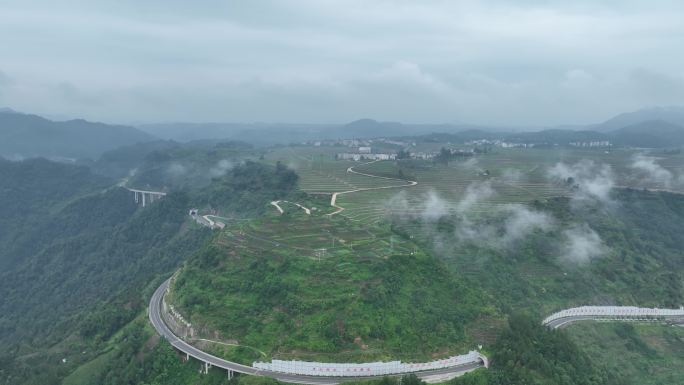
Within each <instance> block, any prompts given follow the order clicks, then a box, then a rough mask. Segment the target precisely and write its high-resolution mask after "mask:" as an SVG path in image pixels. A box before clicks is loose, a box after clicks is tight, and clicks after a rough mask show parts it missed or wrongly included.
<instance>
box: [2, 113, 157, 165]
mask: <svg viewBox="0 0 684 385" xmlns="http://www.w3.org/2000/svg"><path fill="white" fill-rule="evenodd" d="M152 140H155V138H154V136H152V135H150V134H148V133H146V132H143V131H141V130H139V129H137V128H134V127H129V126H119V125H109V124H104V123H93V122H88V121H85V120H83V119H76V120H69V121H64V122H55V121H52V120H48V119H45V118H42V117H40V116H37V115H31V114H22V113H18V112H15V111H13V110H11V109H6V108H5V109H2V110H0V156H5V157H8V158H29V157H47V158H73V159H77V158H97V157H99V156H100V155H101V154H102V153H103V152H105V151H108V150H112V149H114V148H117V147H120V146H124V145H130V144H135V143H140V142H149V141H152Z"/></svg>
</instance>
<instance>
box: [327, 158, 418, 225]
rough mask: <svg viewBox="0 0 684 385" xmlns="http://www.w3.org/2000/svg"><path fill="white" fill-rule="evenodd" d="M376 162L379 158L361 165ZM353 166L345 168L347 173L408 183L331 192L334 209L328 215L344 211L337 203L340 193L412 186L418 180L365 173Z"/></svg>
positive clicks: (331, 202)
mask: <svg viewBox="0 0 684 385" xmlns="http://www.w3.org/2000/svg"><path fill="white" fill-rule="evenodd" d="M376 162H380V160H374V161H372V162H368V163H363V164H361V166H365V165H368V164H373V163H376ZM354 167H356V166H351V167H349V168H347V173H350V174H357V175H363V176H367V177H369V178H378V179H387V180H397V181H401V182H408V183H407V184H402V185H392V186H381V187H365V188H357V189H354V190H347V191H339V192H335V193H333V195H332V197H331V198H330V206H332V207H334V208H335V209H336V210H335V211H334V212H332V213H330V214H328V215H330V216H333V215H336V214H339V213H341V212H342V211H344V207H342V206H340V205H338V204H337V197H339V196H340V195H344V194H351V193H355V192H361V191H372V190H383V189H390V188H399V187H412V186H415V185H417V184H418V182H417V181H414V180H409V181H407V180H404V179H399V178H390V177H387V176H379V175H372V174H366V173H363V172H358V171H354Z"/></svg>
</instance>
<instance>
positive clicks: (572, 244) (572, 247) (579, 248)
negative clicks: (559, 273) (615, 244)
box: [561, 225, 609, 264]
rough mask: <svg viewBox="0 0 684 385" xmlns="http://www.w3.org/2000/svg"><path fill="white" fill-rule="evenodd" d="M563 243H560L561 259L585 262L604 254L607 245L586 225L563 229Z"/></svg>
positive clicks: (606, 250)
mask: <svg viewBox="0 0 684 385" xmlns="http://www.w3.org/2000/svg"><path fill="white" fill-rule="evenodd" d="M563 237H564V239H565V243H564V244H563V245H562V250H561V259H562V260H564V261H567V262H573V263H578V264H582V263H586V262H588V261H590V260H592V259H594V258H599V257H601V256H604V255H605V254H606V253H607V252H608V251H609V249H608V247H607V246H606V245H605V244H604V243H603V240H602V239H601V237H600V236H599V235H598V234H597V233H596V232H595V231H594V230H593V229H592V228H591V227H589V226H588V225H583V226H576V227H573V228H570V229H567V230H565V231H563Z"/></svg>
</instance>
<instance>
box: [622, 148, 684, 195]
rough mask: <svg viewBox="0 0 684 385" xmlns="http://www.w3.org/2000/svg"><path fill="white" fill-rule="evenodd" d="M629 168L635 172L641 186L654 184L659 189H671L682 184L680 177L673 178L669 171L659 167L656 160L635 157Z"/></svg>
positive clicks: (649, 157)
mask: <svg viewBox="0 0 684 385" xmlns="http://www.w3.org/2000/svg"><path fill="white" fill-rule="evenodd" d="M630 167H631V168H632V169H633V170H635V172H636V177H637V178H638V179H639V180H638V183H640V184H641V185H652V184H655V185H656V186H657V187H659V188H666V189H669V188H672V187H673V186H675V185H677V186H678V185H680V184H682V183H681V181H682V177H683V176H684V175H680V176H679V177H677V176H675V175H674V174H673V173H672V172H671V171H669V170H668V169H666V168H664V167H663V166H661V165H659V164H658V162H657V159H656V158H654V157H652V156H646V155H643V154H638V155H635V156H634V158H633V159H632V164H631V165H630Z"/></svg>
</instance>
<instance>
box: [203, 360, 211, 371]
mask: <svg viewBox="0 0 684 385" xmlns="http://www.w3.org/2000/svg"><path fill="white" fill-rule="evenodd" d="M209 369H211V364H210V363H208V362H205V363H204V374H209Z"/></svg>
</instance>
